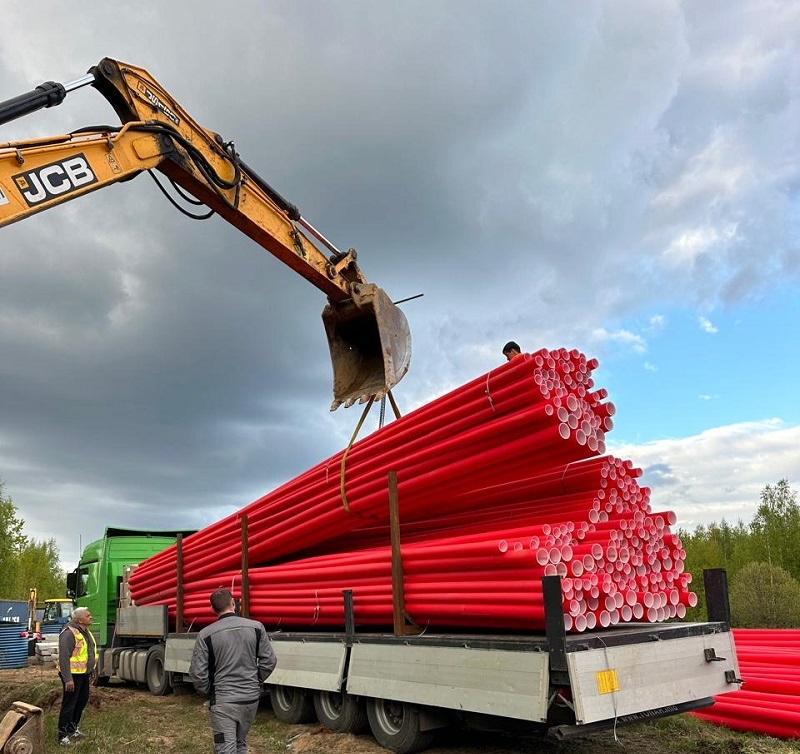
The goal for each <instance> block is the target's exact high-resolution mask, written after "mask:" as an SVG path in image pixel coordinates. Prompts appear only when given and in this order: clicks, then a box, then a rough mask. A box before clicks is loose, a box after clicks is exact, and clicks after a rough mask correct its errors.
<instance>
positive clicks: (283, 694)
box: [269, 686, 317, 725]
mask: <svg viewBox="0 0 800 754" xmlns="http://www.w3.org/2000/svg"><path fill="white" fill-rule="evenodd" d="M269 701H270V704H271V705H272V711H273V712H274V713H275V717H277V718H278V720H280V721H281V722H282V723H289V724H290V725H297V724H298V723H311V722H314V720H316V717H317V716H316V714H315V712H314V700H313V699H312V697H311V694H310V693H309V691H308V689H301V688H297V687H296V686H270V689H269Z"/></svg>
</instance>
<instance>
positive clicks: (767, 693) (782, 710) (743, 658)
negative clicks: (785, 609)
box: [694, 628, 800, 738]
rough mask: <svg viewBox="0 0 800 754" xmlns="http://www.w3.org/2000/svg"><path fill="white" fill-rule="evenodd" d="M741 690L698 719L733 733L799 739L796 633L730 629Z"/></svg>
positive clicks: (799, 642)
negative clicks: (721, 726)
mask: <svg viewBox="0 0 800 754" xmlns="http://www.w3.org/2000/svg"><path fill="white" fill-rule="evenodd" d="M733 638H734V641H735V643H736V654H737V657H738V659H739V669H740V672H741V675H742V678H743V679H744V685H743V686H742V688H741V690H740V691H733V692H731V693H730V694H724V695H722V696H718V697H716V698H715V700H714V706H713V707H710V708H709V709H706V710H702V711H700V712H695V713H694V714H696V715H697V716H698V717H701V718H703V719H704V720H708V721H710V722H713V723H717V724H718V725H724V726H726V727H728V728H732V729H733V730H741V731H749V732H752V733H760V734H763V735H768V736H775V737H776V738H800V630H797V629H752V628H736V629H734V630H733Z"/></svg>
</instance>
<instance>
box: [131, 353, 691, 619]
mask: <svg viewBox="0 0 800 754" xmlns="http://www.w3.org/2000/svg"><path fill="white" fill-rule="evenodd" d="M596 366H597V363H596V361H594V360H587V359H586V358H585V356H583V354H580V353H579V352H577V351H566V350H565V349H561V350H560V351H556V352H550V351H545V350H543V351H539V352H537V353H536V354H533V355H526V356H524V357H522V358H517V359H515V360H513V361H512V362H510V363H509V364H507V365H503V366H502V367H500V368H498V369H497V370H494V371H493V372H490V373H489V374H488V375H485V376H482V377H480V378H479V379H477V380H473V381H472V382H471V383H468V384H467V385H465V386H463V387H462V388H459V389H457V390H455V391H453V392H452V393H449V394H448V395H446V396H443V397H442V398H439V399H438V400H436V401H434V402H432V403H430V404H427V405H425V406H423V407H422V408H420V409H418V410H417V411H415V412H413V413H411V414H408V415H407V416H405V417H403V418H402V419H399V420H397V421H395V422H393V423H392V424H389V425H388V426H387V427H384V428H383V429H381V430H379V431H378V432H375V433H374V434H373V435H371V436H370V437H368V438H366V439H365V440H362V441H361V442H359V443H357V444H355V445H353V447H352V448H351V449H350V451H349V453H346V452H343V453H340V454H338V455H337V456H334V457H333V458H331V459H329V460H328V461H326V462H324V463H322V464H319V465H318V466H316V467H315V468H313V469H311V470H309V471H308V472H306V473H305V474H303V475H301V476H300V477H297V478H296V479H294V480H292V481H291V482H289V483H287V484H286V485H284V486H283V487H281V488H279V489H278V490H275V491H274V492H272V493H269V494H268V495H265V496H264V497H262V498H260V499H259V500H257V501H255V502H254V503H252V504H251V505H249V506H247V507H246V508H244V509H242V511H240V512H239V513H238V514H234V515H233V516H230V517H228V518H226V519H224V520H223V521H221V522H219V523H218V524H214V525H212V526H210V527H208V528H206V529H204V530H202V531H201V532H198V533H197V534H195V535H192V536H191V537H190V538H188V539H187V540H186V541H185V543H184V545H183V548H182V556H183V570H182V573H183V577H184V605H185V607H184V615H185V617H186V618H187V620H195V621H198V624H202V623H203V622H208V620H209V617H210V616H209V615H208V608H207V605H208V602H207V596H208V593H209V591H210V590H211V589H213V588H216V587H218V586H220V585H223V584H225V585H231V584H235V583H236V581H237V578H238V577H237V574H238V573H240V571H239V568H240V565H241V558H242V553H241V539H240V530H241V524H240V518H241V516H244V515H246V516H247V521H248V543H249V547H248V558H249V562H250V564H251V565H252V566H253V567H252V568H251V569H250V571H249V573H250V584H251V590H252V591H251V595H252V596H251V599H250V607H251V614H252V615H253V616H254V617H257V618H259V619H260V620H262V621H264V622H265V623H267V624H272V625H276V626H277V625H283V626H286V625H293V626H297V625H305V626H311V625H318V626H322V625H324V626H332V625H341V624H342V622H343V605H342V597H341V592H342V590H343V589H352V590H353V593H354V603H355V613H356V615H355V617H356V621H357V622H359V623H361V624H364V625H386V624H387V622H389V623H391V611H392V599H391V591H392V589H391V587H392V582H391V549H390V548H389V547H388V546H387V542H388V540H389V533H388V505H387V498H388V493H387V484H386V476H387V473H388V472H389V471H390V470H391V471H396V472H397V477H398V480H399V484H398V491H399V500H400V511H401V519H402V542H403V549H402V560H403V566H404V569H405V572H406V584H405V590H406V596H405V599H406V609H407V611H408V612H409V613H410V614H412V615H413V618H414V620H415V621H416V622H418V623H419V624H420V625H438V626H459V627H475V628H482V627H492V628H522V629H538V628H541V625H542V613H541V610H542V598H541V587H540V581H539V580H540V578H541V576H542V575H548V574H558V575H561V576H563V577H566V578H565V579H564V582H563V596H564V606H565V614H566V621H567V624H568V625H569V626H570V627H571V628H572V629H573V630H578V631H580V630H585V629H586V628H593V627H594V626H596V625H602V626H606V625H610V624H612V623H615V622H617V621H619V620H620V619H621V620H626V621H627V620H631V619H636V620H648V621H655V620H663V619H665V618H669V617H675V616H676V615H681V614H682V613H683V612H685V607H686V605H691V604H692V603H693V600H694V599H696V598H695V597H694V595H693V594H692V593H691V592H690V591H689V586H688V585H689V583H690V580H691V577H690V575H689V574H685V573H683V559H684V558H685V552H684V551H683V550H682V548H681V546H680V541H679V540H678V539H677V538H676V537H675V536H674V535H673V534H672V533H671V532H670V530H669V526H670V525H671V524H673V523H674V516H673V515H672V514H661V515H654V514H651V512H650V505H649V490H648V489H647V488H642V487H640V486H639V485H638V482H637V481H636V480H637V477H638V476H640V474H641V470H639V469H636V468H634V467H633V464H632V463H630V462H629V461H622V460H620V459H615V458H612V457H607V456H604V457H594V458H593V457H592V456H597V454H598V453H600V452H602V450H603V449H604V433H605V432H606V431H607V430H608V429H610V428H611V416H612V415H613V413H614V408H613V404H611V403H603V402H602V401H603V399H604V398H606V397H607V394H606V391H604V390H596V391H594V392H592V388H593V386H594V385H593V380H592V377H591V372H592V370H593V369H594V368H595V367H596ZM339 472H341V477H340V473H339ZM497 480H502V481H501V482H499V483H497ZM553 522H558V524H554V523H553ZM497 582H502V583H503V584H505V585H506V586H505V588H504V589H500V588H499V586H498V583H497ZM457 584H460V585H461V587H460V588H457V587H456V586H455V585H457ZM130 585H131V590H132V594H133V597H134V599H135V600H136V602H137V603H138V604H155V603H161V604H168V605H169V606H170V610H171V612H172V613H174V612H175V602H176V594H177V589H176V551H175V548H170V549H169V550H167V551H165V552H164V553H161V554H160V555H158V556H155V557H153V558H151V559H150V560H148V561H145V563H143V564H142V565H140V567H139V568H138V569H137V570H136V572H135V573H134V574H133V577H132V578H131V583H130ZM509 585H510V586H509Z"/></svg>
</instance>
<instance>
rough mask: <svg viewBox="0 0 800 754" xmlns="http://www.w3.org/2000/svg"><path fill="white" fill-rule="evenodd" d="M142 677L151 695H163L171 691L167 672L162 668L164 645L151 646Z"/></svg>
mask: <svg viewBox="0 0 800 754" xmlns="http://www.w3.org/2000/svg"><path fill="white" fill-rule="evenodd" d="M144 677H145V681H146V682H147V688H148V689H150V693H151V694H152V695H153V696H165V695H166V694H169V693H170V692H171V691H172V684H171V683H170V677H169V673H168V672H167V671H166V670H165V669H164V647H161V646H158V647H153V648H152V649H151V650H150V651H149V652H148V653H147V666H146V668H145V671H144Z"/></svg>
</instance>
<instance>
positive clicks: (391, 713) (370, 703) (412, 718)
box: [367, 699, 434, 754]
mask: <svg viewBox="0 0 800 754" xmlns="http://www.w3.org/2000/svg"><path fill="white" fill-rule="evenodd" d="M367 719H368V720H369V727H370V730H371V731H372V735H373V736H375V740H376V741H377V742H378V743H379V744H380V745H381V746H383V747H384V748H386V749H391V750H392V751H394V752H396V754H411V752H414V751H421V750H422V749H427V748H428V747H429V746H430V745H431V743H432V742H433V736H434V731H432V730H420V721H419V709H418V708H417V707H415V706H414V705H413V704H408V703H406V702H393V701H391V700H389V699H368V700H367Z"/></svg>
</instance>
